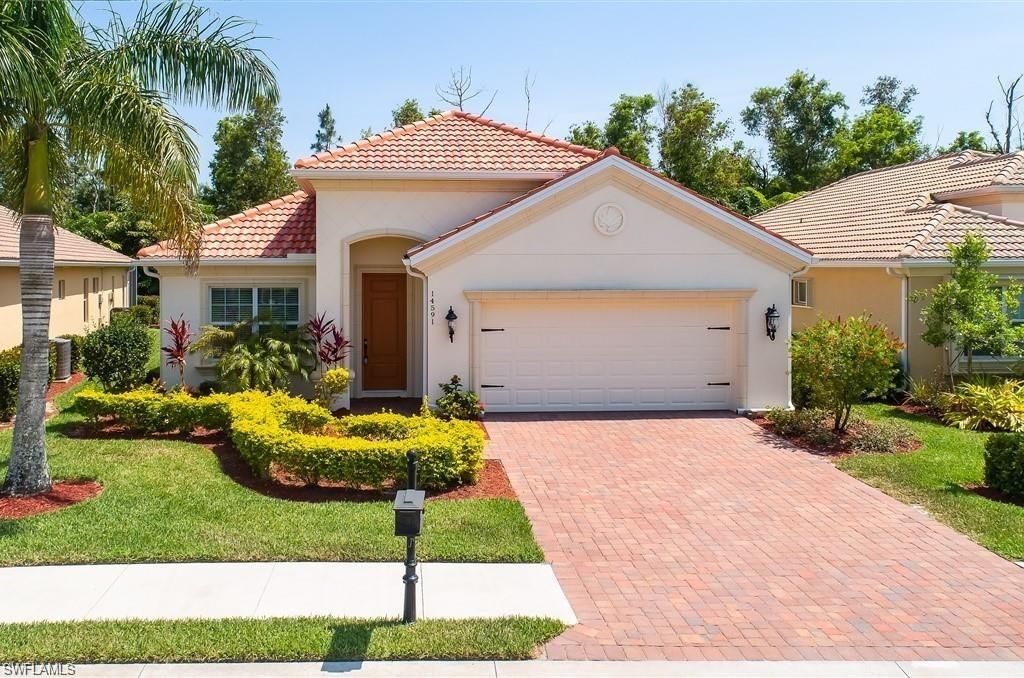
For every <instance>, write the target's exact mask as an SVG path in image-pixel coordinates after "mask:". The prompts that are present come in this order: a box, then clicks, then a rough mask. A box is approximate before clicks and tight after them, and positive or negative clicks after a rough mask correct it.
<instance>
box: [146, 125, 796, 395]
mask: <svg viewBox="0 0 1024 678" xmlns="http://www.w3.org/2000/svg"><path fill="white" fill-rule="evenodd" d="M293 175H294V176H295V178H296V179H297V180H298V182H299V184H300V185H301V187H302V189H303V190H302V191H299V192H296V193H294V194H292V195H287V196H284V197H282V198H280V199H277V200H274V201H272V202H270V203H267V204H265V205H259V206H256V207H253V208H251V209H249V210H246V211H245V212H244V213H242V214H238V215H235V216H232V217H229V218H226V219H222V220H220V221H218V222H217V223H215V224H210V225H209V226H207V227H206V234H205V239H204V244H203V246H202V251H201V254H200V268H199V272H198V275H196V276H190V275H188V273H187V272H186V270H185V269H184V268H183V267H182V265H181V263H180V261H179V260H178V259H177V253H176V252H175V251H174V249H173V248H172V247H170V246H169V245H168V244H167V243H162V244H159V245H156V246H153V247H148V248H145V249H143V250H141V251H140V252H139V257H140V259H141V264H142V265H144V266H146V267H147V268H148V270H149V272H150V273H152V274H155V275H158V276H159V277H160V279H161V285H160V289H161V313H162V315H163V316H164V317H165V318H167V317H176V316H178V315H179V314H183V315H184V316H185V317H186V318H187V319H188V320H190V321H191V323H192V325H193V326H196V327H198V326H200V325H206V324H214V325H228V324H230V323H232V322H234V321H238V320H242V319H247V318H251V317H253V316H254V315H257V314H259V313H260V312H263V311H268V312H271V313H272V314H273V315H274V317H276V318H278V319H279V320H281V321H284V322H286V323H289V324H292V325H298V324H300V323H303V322H305V321H306V319H307V318H308V317H309V316H311V315H312V314H314V313H317V312H326V313H327V315H328V317H331V318H334V319H336V320H337V322H338V323H339V324H340V325H342V326H343V327H344V329H345V332H346V334H347V335H348V336H349V337H350V338H351V340H352V344H353V350H352V354H351V356H350V357H349V360H348V364H349V366H350V368H351V369H352V370H353V372H354V379H353V382H352V389H351V391H352V392H351V396H353V397H367V396H412V397H418V396H420V395H422V394H424V393H427V394H429V395H430V396H431V397H432V398H436V397H437V395H438V393H439V389H438V386H437V385H438V383H439V382H446V381H448V380H449V378H450V377H451V376H452V375H455V374H457V375H459V376H460V377H462V379H463V381H464V382H465V383H466V384H467V385H468V386H469V387H470V388H472V389H474V390H476V391H477V392H479V393H480V395H481V398H482V399H483V401H484V403H485V404H486V406H487V409H488V410H489V411H495V410H499V411H501V410H504V411H510V410H513V411H541V410H603V409H608V410H620V409H722V408H730V409H748V408H762V407H768V406H772V405H786V404H788V402H789V375H788V350H787V343H788V338H789V322H790V318H789V315H790V314H789V297H790V282H791V281H790V276H791V275H792V274H793V273H794V272H796V271H800V270H803V269H804V268H805V267H806V266H807V265H808V264H809V263H810V262H811V256H810V254H809V253H808V252H806V251H805V250H803V249H801V248H800V247H799V246H797V245H794V244H793V243H792V242H789V241H788V240H786V239H785V238H783V237H780V236H778V235H774V234H771V233H769V232H767V231H766V230H765V229H763V228H761V227H759V226H757V225H756V224H754V223H752V222H751V221H749V220H747V219H745V218H743V217H741V216H739V215H737V214H734V213H732V212H730V211H728V210H726V209H724V208H722V207H720V206H718V205H716V204H714V203H712V202H710V201H708V200H707V199H705V198H703V197H701V196H699V195H697V194H695V193H693V192H692V191H689V190H687V189H685V188H683V187H681V186H679V185H678V184H675V183H673V182H671V181H669V180H667V179H665V178H663V177H661V176H660V175H658V174H656V173H654V172H652V171H650V170H648V169H645V168H643V167H641V166H639V165H637V164H635V163H633V162H631V161H629V160H627V159H625V158H623V157H621V156H620V155H619V154H618V152H617V151H615V150H609V151H606V152H604V153H600V152H598V151H594V150H590V149H586V148H582V147H580V146H574V145H570V144H568V143H567V142H565V141H560V140H557V139H552V138H548V137H545V136H542V135H539V134H535V133H532V132H527V131H524V130H520V129H517V128H514V127H511V126H508V125H503V124H499V123H496V122H493V121H490V120H487V119H484V118H480V117H477V116H473V115H469V114H466V113H462V112H460V111H451V112H448V113H444V114H442V115H439V116H435V117H432V118H429V119H427V120H424V121H421V122H417V123H415V124H412V125H407V126H405V127H403V128H399V129H395V130H392V131H390V132H385V133H383V134H380V135H376V136H374V137H372V138H370V139H368V140H362V141H359V142H356V143H353V144H349V145H347V146H344V147H342V148H338V149H335V150H333V151H329V152H324V153H319V154H317V155H316V156H314V157H309V158H304V159H301V160H299V161H298V162H297V163H296V166H295V170H294V171H293ZM771 306H776V307H777V309H778V311H779V312H780V314H781V319H780V327H779V331H778V335H777V336H776V337H775V340H774V341H773V340H772V339H770V338H769V337H768V336H766V328H765V326H766V317H765V316H766V311H767V309H768V308H769V307H771ZM449 310H450V311H451V314H452V315H454V316H457V319H456V320H454V322H453V326H454V333H453V334H451V335H450V334H449V327H448V321H447V320H446V316H448V315H449ZM212 375H213V371H212V366H209V365H198V366H190V367H189V374H188V378H189V379H190V380H192V382H193V383H198V382H199V381H202V380H203V379H210V378H212ZM162 377H163V379H164V380H165V381H168V382H172V383H173V382H174V381H175V379H176V375H175V374H174V371H173V370H168V369H166V368H165V369H164V371H163V374H162Z"/></svg>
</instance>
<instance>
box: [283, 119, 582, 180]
mask: <svg viewBox="0 0 1024 678" xmlns="http://www.w3.org/2000/svg"><path fill="white" fill-rule="evenodd" d="M599 154H600V152H599V151H595V150H593V149H590V148H585V147H583V146H576V145H574V144H570V143H569V142H567V141H562V140H561V139H554V138H552V137H547V136H544V135H542V134H536V133H534V132H528V131H526V130H523V129H519V128H518V127H513V126H511V125H505V124H502V123H499V122H495V121H493V120H490V119H488V118H483V117H480V116H478V115H471V114H469V113H464V112H462V111H448V112H447V113H442V114H441V115H436V116H434V117H432V118H427V119H426V120H421V121H419V122H415V123H412V124H411V125H406V126H404V127H397V128H395V129H393V130H390V131H388V132H383V133H381V134H375V135H374V136H372V137H370V138H369V139H363V140H360V141H357V142H355V143H351V144H347V145H345V146H342V147H341V148H336V149H334V150H331V151H324V152H323V153H317V154H316V155H314V156H310V157H308V158H301V159H299V160H298V161H296V163H295V167H296V168H298V169H333V170H380V171H424V172H427V171H429V172H527V173H529V172H566V171H569V170H572V169H575V168H577V167H579V166H581V165H584V164H586V163H587V162H590V161H591V160H593V159H594V158H595V157H597V156H598V155H599Z"/></svg>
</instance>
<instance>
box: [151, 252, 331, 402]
mask: <svg viewBox="0 0 1024 678" xmlns="http://www.w3.org/2000/svg"><path fill="white" fill-rule="evenodd" d="M157 272H158V273H159V274H160V321H161V324H162V325H166V323H167V321H168V319H169V318H177V317H178V316H179V315H181V316H184V318H185V319H186V320H188V321H189V323H191V325H192V329H193V331H194V332H195V333H196V334H197V335H198V333H199V331H200V328H201V327H202V326H203V325H205V324H207V323H209V322H210V309H209V300H210V293H209V288H210V287H214V286H217V287H249V286H253V287H255V286H259V285H288V286H297V287H298V288H299V319H300V320H303V319H305V318H308V317H309V316H310V315H311V314H312V313H313V312H314V309H315V308H316V302H315V299H316V296H315V295H316V285H315V281H316V276H315V273H314V269H313V267H312V266H298V265H297V266H267V265H263V266H258V265H256V266H249V265H244V266H226V265H221V266H215V265H202V266H200V267H199V271H198V272H197V274H196V275H188V274H187V273H186V272H185V271H184V269H183V268H182V267H181V266H177V265H175V266H163V267H160V268H158V269H157ZM163 339H164V341H166V340H167V337H166V335H164V336H163ZM214 377H215V370H214V368H213V367H212V366H211V365H203V364H201V359H200V357H199V356H198V355H196V356H192V361H191V363H190V364H189V366H188V369H187V371H186V374H185V379H186V381H188V383H189V384H190V385H191V386H198V385H199V384H200V383H201V382H203V381H206V380H209V379H213V378H214ZM160 378H161V379H163V381H164V382H166V383H167V384H171V385H173V384H177V383H178V374H177V370H172V369H170V368H168V367H167V365H161V367H160Z"/></svg>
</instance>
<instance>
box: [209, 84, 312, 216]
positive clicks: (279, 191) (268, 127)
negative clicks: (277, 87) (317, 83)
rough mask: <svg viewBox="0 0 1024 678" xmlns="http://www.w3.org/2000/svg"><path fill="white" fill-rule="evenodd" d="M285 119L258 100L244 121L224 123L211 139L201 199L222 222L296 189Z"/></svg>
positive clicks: (229, 119)
mask: <svg viewBox="0 0 1024 678" xmlns="http://www.w3.org/2000/svg"><path fill="white" fill-rule="evenodd" d="M284 121H285V118H284V114H283V113H282V112H281V109H280V108H278V107H277V106H276V105H275V104H274V103H273V102H272V101H271V100H270V99H267V98H265V97H257V98H255V99H254V100H253V101H252V105H251V107H250V108H249V110H248V111H247V112H245V113H243V114H241V115H232V116H229V117H227V118H222V119H221V120H220V121H219V122H218V123H217V131H216V132H214V133H213V142H214V144H215V145H216V147H217V148H216V150H215V151H214V153H213V160H211V161H210V179H211V181H212V186H211V188H210V191H209V192H208V193H207V194H205V195H204V196H203V198H204V200H206V201H207V202H209V203H210V204H211V205H212V206H213V210H214V212H215V213H216V214H217V216H219V217H225V216H227V215H229V214H237V213H239V212H241V211H242V210H246V209H248V208H250V207H252V206H253V205H259V204H260V203H264V202H267V201H268V200H273V199H274V198H279V197H281V196H282V195H284V194H286V193H291V192H292V191H294V190H295V189H296V184H295V180H294V179H292V177H291V175H290V174H288V169H289V164H288V155H287V154H286V153H285V151H284V146H282V145H281V136H282V135H283V132H282V126H283V125H284Z"/></svg>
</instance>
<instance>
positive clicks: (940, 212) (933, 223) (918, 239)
mask: <svg viewBox="0 0 1024 678" xmlns="http://www.w3.org/2000/svg"><path fill="white" fill-rule="evenodd" d="M954 211H955V210H954V206H953V205H951V204H949V203H943V204H942V205H940V206H939V207H938V209H937V210H936V213H935V215H934V216H933V217H932V218H931V219H929V220H928V221H927V222H926V223H925V225H924V226H923V227H921V230H920V231H918V232H917V233H916V234H914V237H912V238H911V239H910V240H909V241H907V244H906V245H904V246H903V249H902V250H900V253H899V256H900V258H903V257H909V256H912V255H913V254H914V253H915V252H917V251H918V250H919V249H920V248H921V245H923V244H925V243H926V242H928V239H929V238H931V236H932V234H933V233H935V229H936V228H938V226H939V224H941V223H942V222H943V221H945V220H946V218H947V217H949V215H950V214H952V213H953V212H954Z"/></svg>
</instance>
